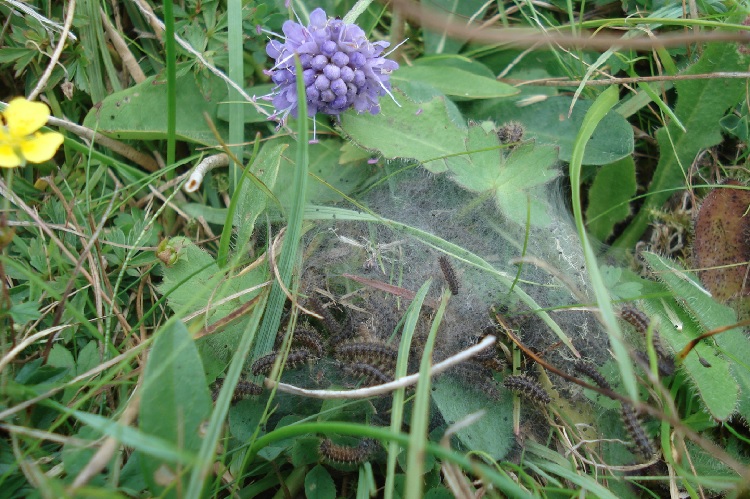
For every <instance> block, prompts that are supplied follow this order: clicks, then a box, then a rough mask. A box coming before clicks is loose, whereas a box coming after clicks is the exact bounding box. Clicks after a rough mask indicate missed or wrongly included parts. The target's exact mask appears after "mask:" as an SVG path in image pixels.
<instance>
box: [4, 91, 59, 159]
mask: <svg viewBox="0 0 750 499" xmlns="http://www.w3.org/2000/svg"><path fill="white" fill-rule="evenodd" d="M48 118H49V108H48V107H47V105H46V104H44V103H42V102H29V101H27V100H26V99H24V98H23V97H18V98H15V99H13V100H12V101H10V102H9V103H8V107H7V108H6V109H5V111H3V113H2V124H0V167H3V168H15V167H17V166H21V165H23V164H25V163H26V162H30V163H42V162H44V161H47V160H49V159H51V158H52V156H54V155H55V152H57V149H58V148H59V147H60V144H62V143H63V136H62V134H59V133H57V132H47V133H41V132H39V131H38V130H39V129H40V128H41V127H42V126H44V124H45V123H47V119H48Z"/></svg>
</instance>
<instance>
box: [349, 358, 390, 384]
mask: <svg viewBox="0 0 750 499" xmlns="http://www.w3.org/2000/svg"><path fill="white" fill-rule="evenodd" d="M344 371H345V372H346V373H347V374H349V375H351V376H352V377H355V378H359V377H364V378H365V380H366V381H367V386H372V385H382V384H385V383H390V382H391V381H393V377H392V376H389V375H388V374H386V373H384V372H383V371H381V370H380V369H378V368H377V367H375V366H372V365H370V364H366V363H364V362H355V363H353V364H347V365H345V366H344Z"/></svg>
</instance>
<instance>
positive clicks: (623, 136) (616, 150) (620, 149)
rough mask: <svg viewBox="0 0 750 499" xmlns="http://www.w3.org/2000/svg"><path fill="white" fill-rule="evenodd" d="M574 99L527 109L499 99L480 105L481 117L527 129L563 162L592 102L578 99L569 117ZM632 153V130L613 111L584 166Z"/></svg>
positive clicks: (549, 101) (588, 146)
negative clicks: (556, 151) (558, 151)
mask: <svg viewBox="0 0 750 499" xmlns="http://www.w3.org/2000/svg"><path fill="white" fill-rule="evenodd" d="M572 102H573V99H572V97H568V96H554V97H548V98H547V99H545V100H543V101H541V102H537V103H534V104H531V105H528V106H523V107H519V106H518V105H517V100H516V99H508V100H503V99H501V100H497V101H493V102H492V103H488V104H487V105H485V106H478V107H477V111H476V112H477V113H479V116H487V117H491V118H492V119H494V120H495V121H496V122H497V123H498V124H502V123H507V122H508V121H518V122H520V123H522V124H523V126H524V128H525V129H526V134H525V137H526V138H533V139H536V142H537V143H538V144H549V145H554V146H558V147H559V148H560V159H561V160H563V161H570V159H571V154H572V152H573V145H574V143H575V139H576V135H577V134H578V131H579V130H580V128H581V125H582V123H583V118H584V116H585V115H586V112H587V111H588V110H589V108H590V107H591V105H592V103H593V102H592V101H589V100H580V99H579V100H578V101H576V103H575V106H574V107H573V113H572V114H571V115H570V117H568V112H569V110H570V105H571V103H572ZM632 152H633V128H632V127H631V126H630V124H629V123H628V122H627V121H626V120H625V118H623V117H622V116H620V115H619V114H618V113H616V112H612V111H610V112H609V113H607V115H606V116H605V117H604V118H603V119H602V120H601V122H600V123H599V126H597V127H596V130H595V131H594V134H593V136H592V137H591V139H590V140H589V141H588V143H587V144H586V150H585V152H584V154H583V164H584V165H606V164H609V163H613V162H615V161H617V160H619V159H622V158H624V157H626V156H628V155H630V154H631V153H632Z"/></svg>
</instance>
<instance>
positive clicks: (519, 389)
mask: <svg viewBox="0 0 750 499" xmlns="http://www.w3.org/2000/svg"><path fill="white" fill-rule="evenodd" d="M503 385H505V388H507V389H508V390H510V391H512V392H516V393H518V394H522V395H523V396H525V397H526V398H528V399H531V400H532V401H534V402H536V403H538V404H542V405H544V404H549V403H550V400H551V399H550V397H549V395H548V394H547V392H545V391H544V388H542V387H541V385H540V384H539V383H537V382H536V381H534V380H533V379H531V378H529V377H528V376H526V375H524V374H521V375H519V376H506V377H505V379H504V380H503Z"/></svg>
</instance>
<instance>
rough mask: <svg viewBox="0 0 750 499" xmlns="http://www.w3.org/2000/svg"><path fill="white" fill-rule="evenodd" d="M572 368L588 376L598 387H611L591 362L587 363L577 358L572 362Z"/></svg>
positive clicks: (609, 388) (608, 388)
mask: <svg viewBox="0 0 750 499" xmlns="http://www.w3.org/2000/svg"><path fill="white" fill-rule="evenodd" d="M573 368H574V369H575V370H576V371H578V372H579V373H581V374H583V375H584V376H588V377H589V378H591V379H592V380H594V383H596V384H597V385H598V386H599V388H605V389H607V390H611V389H612V388H611V387H610V386H609V383H608V382H607V380H606V379H605V378H604V376H602V373H600V372H599V370H598V369H597V368H596V366H594V365H593V364H589V363H588V362H586V361H585V360H580V359H579V360H577V361H575V363H574V364H573Z"/></svg>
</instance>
